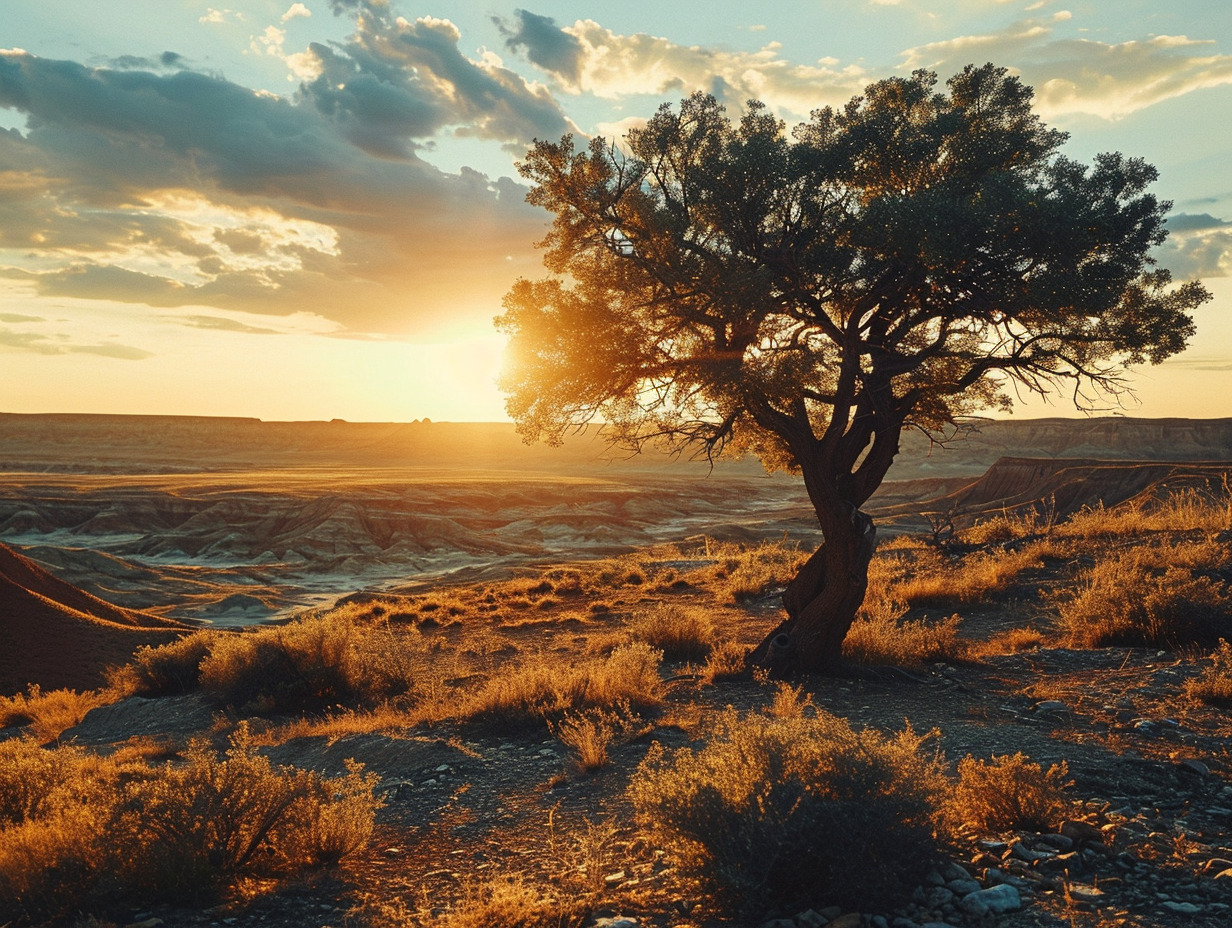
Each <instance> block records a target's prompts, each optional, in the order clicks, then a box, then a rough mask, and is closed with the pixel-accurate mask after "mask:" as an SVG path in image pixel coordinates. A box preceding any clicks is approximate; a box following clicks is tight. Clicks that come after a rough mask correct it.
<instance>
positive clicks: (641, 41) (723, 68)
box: [506, 16, 874, 116]
mask: <svg viewBox="0 0 1232 928" xmlns="http://www.w3.org/2000/svg"><path fill="white" fill-rule="evenodd" d="M538 20H539V21H538V22H536V24H535V27H534V28H533V29H529V28H527V27H526V24H527V22H528V20H526V18H525V16H523V17H522V18H521V19H520V21H519V22H520V26H519V28H518V29H517V30H515V31H514V33H513V34H514V36H516V37H517V42H516V45H517V47H521V48H525V49H526V52H527V56H528V57H529V58H530V60H531V61H532V62H534V63H535V64H537V65H538V66H539V67H541V68H543V70H545V71H547V72H548V73H550V74H551V75H552V76H553V77H554V78H555V79H556V80H557V81H558V82H559V83H560V86H561V87H562V88H563V89H564V90H566V91H567V92H569V93H574V94H581V93H590V94H594V95H596V96H598V97H602V98H606V99H619V98H621V97H625V96H630V95H637V94H651V95H662V94H669V93H670V94H674V95H679V96H683V95H686V94H688V93H690V92H692V91H694V90H703V91H707V92H709V93H713V94H714V95H715V96H716V97H718V98H719V99H720V100H722V101H723V102H724V103H726V104H727V105H729V106H733V107H741V106H743V105H744V103H745V101H746V100H748V99H750V98H753V97H756V98H758V99H761V100H764V101H766V102H767V103H769V104H770V105H772V106H774V107H777V108H779V109H780V110H783V111H786V112H787V113H790V114H794V115H796V116H807V115H808V113H809V112H811V111H812V110H813V109H815V108H816V107H818V106H821V105H823V104H826V103H831V104H841V103H845V102H846V101H847V100H849V99H850V98H851V97H852V96H853V95H854V94H857V93H859V92H860V91H861V90H863V89H864V87H865V85H866V84H868V83H869V82H870V81H871V80H873V79H874V75H873V74H872V72H870V71H868V70H866V69H864V68H863V67H861V66H858V65H848V66H846V67H840V66H839V62H838V61H836V60H834V59H823V60H820V61H818V62H817V63H815V64H810V65H801V64H793V63H792V62H789V61H787V60H786V59H784V58H782V57H780V54H779V52H780V46H779V44H778V43H777V42H771V43H769V44H767V45H766V46H764V47H763V48H761V49H759V50H757V51H754V52H746V51H738V50H729V49H720V48H709V47H705V46H698V45H680V44H678V43H676V42H673V41H671V40H670V39H666V38H662V37H659V36H653V35H648V34H646V33H635V34H632V35H622V34H619V33H616V32H613V31H612V30H611V29H608V28H606V27H604V26H602V25H600V24H599V23H597V22H595V21H594V20H588V19H587V20H578V21H577V22H575V23H574V24H573V25H571V26H568V27H566V28H564V29H562V30H557V31H559V32H561V33H562V34H564V35H567V36H570V37H572V39H573V40H574V41H575V42H576V46H575V47H576V48H579V49H580V53H578V54H576V55H575V54H573V53H572V52H571V53H570V54H568V55H560V56H559V59H560V60H559V61H557V60H556V59H554V58H553V57H552V56H551V55H550V54H548V51H549V50H550V49H551V48H553V47H555V46H554V45H552V44H551V43H553V42H556V41H558V40H556V39H554V38H552V37H551V35H550V32H549V29H548V26H549V25H551V21H550V20H547V21H546V23H545V22H543V20H545V18H544V17H539V18H538ZM552 28H555V27H554V25H552ZM509 29H510V27H508V26H506V30H507V32H508V30H509Z"/></svg>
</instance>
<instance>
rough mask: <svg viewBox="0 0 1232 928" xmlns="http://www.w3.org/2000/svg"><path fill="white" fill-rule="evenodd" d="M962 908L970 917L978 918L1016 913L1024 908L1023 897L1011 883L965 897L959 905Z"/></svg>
mask: <svg viewBox="0 0 1232 928" xmlns="http://www.w3.org/2000/svg"><path fill="white" fill-rule="evenodd" d="M959 908H961V909H962V910H963V911H964V912H966V913H967V914H968V915H974V916H976V917H979V916H983V915H987V914H988V913H990V912H991V913H993V914H994V915H1000V914H1001V913H1002V912H1014V911H1016V910H1018V909H1021V908H1022V897H1021V896H1020V895H1019V894H1018V890H1017V889H1015V888H1014V887H1013V886H1011V885H1010V884H1009V883H1001V884H1000V885H998V886H990V887H989V888H988V889H981V890H980V891H979V892H978V893H971V895H969V896H964V897H963V900H962V902H960V903H959Z"/></svg>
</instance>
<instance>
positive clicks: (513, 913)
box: [430, 876, 587, 928]
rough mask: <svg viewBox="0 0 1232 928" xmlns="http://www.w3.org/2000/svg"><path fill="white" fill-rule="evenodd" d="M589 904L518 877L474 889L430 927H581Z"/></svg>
mask: <svg viewBox="0 0 1232 928" xmlns="http://www.w3.org/2000/svg"><path fill="white" fill-rule="evenodd" d="M586 913H587V907H586V905H585V904H584V903H583V902H582V901H580V900H577V899H575V898H572V897H571V894H568V893H565V894H563V895H556V894H551V893H544V892H541V891H540V890H538V889H536V888H535V887H533V886H531V885H530V884H529V883H527V882H526V880H525V879H524V878H522V877H518V876H508V877H504V878H502V879H497V880H493V881H491V882H487V883H483V884H482V885H480V886H476V887H474V888H473V889H472V890H471V891H470V892H469V893H468V894H467V896H466V897H465V898H463V899H462V900H461V901H459V902H458V903H457V904H455V905H454V906H453V907H452V908H451V909H450V910H449V911H447V912H446V913H445V914H443V915H442V916H441V917H440V918H438V919H436V920H435V921H433V922H430V924H431V925H432V926H433V928H563V926H566V925H573V924H579V923H580V922H581V921H582V920H583V919H584V917H585V915H586Z"/></svg>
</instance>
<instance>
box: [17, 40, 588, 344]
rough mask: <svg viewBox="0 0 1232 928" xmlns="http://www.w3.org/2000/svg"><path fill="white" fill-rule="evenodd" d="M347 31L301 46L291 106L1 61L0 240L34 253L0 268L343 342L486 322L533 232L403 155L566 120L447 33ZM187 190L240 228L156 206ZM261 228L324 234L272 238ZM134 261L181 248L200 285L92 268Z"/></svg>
mask: <svg viewBox="0 0 1232 928" xmlns="http://www.w3.org/2000/svg"><path fill="white" fill-rule="evenodd" d="M365 22H367V21H366V20H365V21H361V26H360V31H359V32H357V34H356V37H355V40H354V41H353V42H351V43H349V44H347V45H345V46H339V47H335V48H330V49H324V50H323V51H322V52H320V53H318V54H319V58H320V60H322V61H324V62H326V63H328V65H329V67H330V68H333V69H335V70H333V71H330V72H329V74H330V75H331V76H328V77H326V73H325V72H323V77H325V78H326V79H325V80H324V81H323V82H322V83H321V84H319V85H317V86H316V87H315V88H313V87H307V86H306V87H305V88H304V89H303V90H302V92H301V94H300V96H299V97H298V98H297V99H295V100H286V99H282V98H279V97H276V96H274V95H272V94H267V93H259V92H254V91H252V90H249V89H247V88H244V87H241V86H239V85H236V84H234V83H231V82H228V81H226V80H224V79H222V78H220V77H217V76H210V75H205V74H200V73H196V72H193V71H189V70H180V71H176V72H171V73H167V72H163V73H154V72H152V71H129V70H115V69H108V68H87V67H84V66H82V65H80V64H78V63H75V62H71V61H55V60H49V59H43V58H38V57H35V56H33V55H30V54H27V53H24V52H4V53H0V106H3V107H8V108H10V109H14V110H17V111H19V112H21V113H22V114H24V115H25V117H26V126H27V129H26V131H25V133H24V134H23V133H22V132H19V131H17V130H10V131H0V171H2V172H4V174H5V177H6V181H5V184H4V185H2V186H0V246H4V247H8V248H13V249H20V250H21V251H22V253H23V254H26V255H27V256H34V257H36V258H37V257H40V256H42V257H43V258H45V262H44V263H43V264H40V265H38V266H37V268H36V269H35V270H32V271H29V272H23V273H20V274H18V273H17V272H16V269H15V268H13V267H8V268H3V267H0V275H3V276H8V277H14V278H20V279H24V280H27V281H29V282H30V283H32V284H33V285H34V286H35V287H36V288H37V290H38V292H40V293H43V294H47V295H51V294H55V295H62V296H76V297H89V298H96V299H113V300H122V301H126V302H138V303H147V304H150V305H155V306H181V305H211V306H217V307H220V308H226V309H239V310H244V311H247V312H256V313H266V314H286V313H291V312H297V311H301V310H303V311H309V312H316V313H319V314H321V315H324V316H326V317H327V318H329V319H332V320H334V321H336V322H338V323H340V324H341V325H342V326H343V327H345V328H348V329H353V330H363V331H376V332H389V333H405V332H408V331H414V330H416V329H419V330H422V329H424V328H425V327H426V326H430V325H431V324H433V323H434V322H436V321H439V320H441V319H445V318H450V317H453V318H456V317H457V315H458V314H459V313H463V314H466V313H470V314H472V315H473V317H475V318H482V317H490V316H491V315H492V314H493V313H494V312H495V311H497V310H498V309H499V297H500V293H501V292H502V291H503V290H504V289H505V288H506V287H507V286H508V283H509V281H511V280H512V279H513V278H514V277H515V276H516V274H517V273H518V272H519V271H520V270H521V269H524V271H530V270H531V269H532V268H533V266H534V264H537V259H535V258H534V257H533V250H532V243H533V242H534V241H535V240H536V239H538V238H539V237H541V235H542V231H543V226H544V219H543V217H541V216H540V214H539V213H538V211H536V210H534V209H532V208H531V207H529V206H527V205H526V204H525V203H524V194H525V188H523V187H521V186H519V185H518V184H516V183H514V182H512V181H510V180H509V179H508V178H501V179H499V180H497V181H490V180H489V179H488V178H486V177H485V176H483V175H481V174H478V173H477V172H474V171H463V172H461V173H459V174H449V173H446V172H443V171H440V170H438V169H437V168H435V167H433V166H432V165H430V164H428V163H427V162H425V161H424V160H422V159H421V158H420V157H418V156H417V155H416V153H415V152H414V150H413V148H414V145H415V144H416V140H418V139H423V140H424V141H427V140H429V139H430V138H431V136H432V134H433V133H436V132H438V131H440V130H441V128H442V127H443V126H446V125H457V127H458V129H457V131H460V132H466V133H471V134H476V135H479V136H481V137H484V138H495V139H499V140H502V141H508V142H509V143H510V144H517V145H521V144H522V142H520V141H515V140H519V139H523V138H527V139H528V138H529V137H530V135H532V134H535V133H536V132H542V134H544V135H553V134H557V133H558V132H559V131H560V130H562V129H563V128H564V127H565V125H566V124H565V123H564V122H563V121H562V117H561V116H560V114H559V110H557V109H556V108H555V105H554V104H553V103H551V100H550V97H547V95H546V93H544V94H543V95H542V96H537V92H533V91H532V90H531V89H530V88H528V87H527V86H526V85H525V84H520V83H518V82H517V81H515V80H514V78H513V77H512V76H510V75H509V74H507V73H506V72H502V71H501V69H499V68H490V67H488V66H487V65H485V66H484V67H483V68H480V67H479V66H477V65H475V64H474V63H472V62H469V61H468V60H467V59H465V58H464V56H462V55H461V54H460V52H458V49H457V36H456V30H454V29H453V27H452V26H451V25H450V24H448V23H444V22H443V21H422V22H420V23H417V24H406V23H405V21H401V22H389V21H387V20H381V21H380V22H376V21H375V20H374V21H372V22H369V23H367V25H364V23H365ZM365 29H367V30H368V31H364V30H365ZM318 48H320V47H318ZM326 53H327V54H326ZM330 56H332V58H331V57H330ZM356 56H357V57H356ZM343 74H349V75H350V76H349V77H348V78H345V79H344V78H343V77H342V75H343ZM417 75H418V76H417ZM343 83H346V84H347V85H348V87H347V88H344V87H342V86H341V85H342V84H343ZM352 88H354V89H352ZM348 90H351V92H350V93H349V94H348V92H347V91H348ZM331 95H332V96H331ZM450 99H455V100H456V101H458V102H456V103H455V104H453V105H452V108H450V107H451V105H450V104H449V100H450ZM331 107H332V109H331ZM416 107H418V109H417V108H416ZM185 196H188V197H195V198H196V201H195V202H197V203H202V204H206V205H207V206H208V207H209V208H210V209H215V208H217V209H220V210H223V211H230V215H231V216H232V217H238V218H234V222H233V223H232V226H233V227H228V228H222V227H218V225H217V223H216V222H213V223H212V222H211V221H210V220H209V219H208V218H207V219H205V220H202V221H199V222H197V223H196V225H195V226H194V225H193V221H190V219H191V213H192V210H191V208H184V209H181V210H180V211H179V212H176V210H175V209H174V208H171V207H168V206H166V201H167V200H168V199H174V198H176V197H179V198H183V197H185ZM191 205H192V204H190V207H191ZM254 210H255V211H258V212H259V215H257V217H256V218H255V219H253V220H252V222H249V220H248V219H246V218H245V217H247V216H249V215H252V214H253V211H254ZM186 215H188V216H189V217H190V218H185V216H186ZM271 217H272V218H271ZM194 221H195V220H194ZM280 223H282V224H286V223H291V224H296V223H298V225H299V226H301V227H302V226H305V225H306V224H307V225H310V226H311V227H312V228H313V229H317V230H326V231H327V232H328V235H325V234H324V233H319V234H318V233H311V232H308V233H303V234H299V233H296V234H297V235H299V237H298V238H296V237H295V236H291V239H294V240H293V241H292V240H289V239H288V237H287V235H283V236H282V238H281V239H280V238H279V236H278V233H279V228H278V226H279V224H280ZM314 234H315V238H314V237H313V236H314ZM133 250H141V251H143V252H144V253H146V254H166V255H168V256H172V257H174V256H180V257H182V258H183V260H181V261H179V264H180V266H181V267H183V266H185V264H187V265H189V266H190V269H191V267H192V266H195V268H196V269H197V272H198V276H197V277H196V278H193V277H192V275H191V274H189V275H188V277H187V278H186V279H172V278H171V277H169V276H168V277H163V276H156V274H153V273H142V272H140V271H137V270H133V269H131V268H126V267H123V266H120V264H122V262H120V261H118V260H116V259H114V258H112V257H111V255H113V254H115V253H124V252H125V251H133ZM66 255H67V256H68V257H67V258H66V257H65V256H66ZM74 255H75V256H74ZM95 255H97V257H93V256H95ZM255 258H260V259H263V260H265V261H266V266H263V267H259V268H255V267H254V263H256V262H255V261H254V260H253V259H255ZM112 262H114V263H112ZM0 263H2V262H0ZM141 266H142V268H143V270H147V271H148V270H150V269H151V268H152V267H155V266H156V265H153V264H151V263H150V262H148V261H147V262H145V263H144V264H142V265H141ZM178 276H179V277H184V276H185V275H184V274H180V275H178Z"/></svg>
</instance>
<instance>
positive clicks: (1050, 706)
mask: <svg viewBox="0 0 1232 928" xmlns="http://www.w3.org/2000/svg"><path fill="white" fill-rule="evenodd" d="M1035 711H1036V712H1068V711H1069V706H1067V705H1065V703H1063V702H1061V700H1059V699H1045V700H1044V701H1043V702H1037V703H1036V704H1035Z"/></svg>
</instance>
